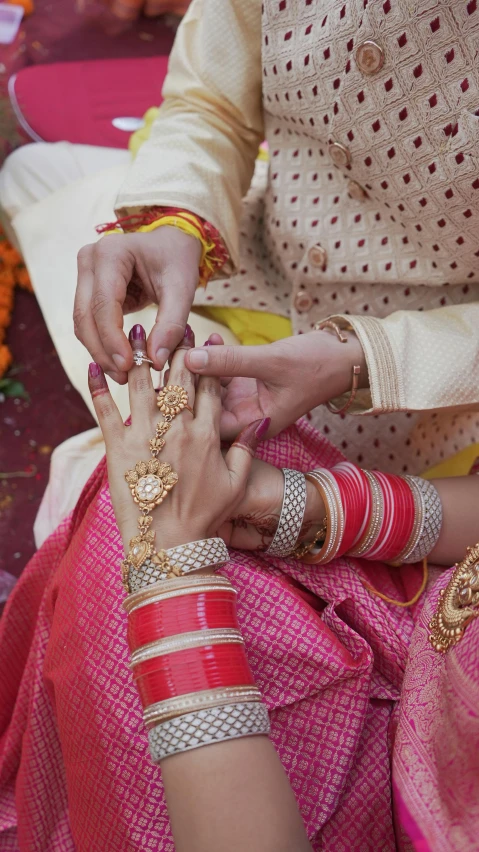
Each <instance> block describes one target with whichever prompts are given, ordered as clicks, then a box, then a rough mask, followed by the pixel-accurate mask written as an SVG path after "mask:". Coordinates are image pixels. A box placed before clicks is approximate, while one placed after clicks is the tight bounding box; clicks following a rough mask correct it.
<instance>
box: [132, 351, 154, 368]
mask: <svg viewBox="0 0 479 852" xmlns="http://www.w3.org/2000/svg"><path fill="white" fill-rule="evenodd" d="M133 361H134V362H135V364H136V366H137V367H141V365H142V364H143V363H144V362H145V361H146V362H147V363H148V364H153V361H152V360H151V358H147V355H146V352H142V350H141V349H138V350H137V351H136V352H133Z"/></svg>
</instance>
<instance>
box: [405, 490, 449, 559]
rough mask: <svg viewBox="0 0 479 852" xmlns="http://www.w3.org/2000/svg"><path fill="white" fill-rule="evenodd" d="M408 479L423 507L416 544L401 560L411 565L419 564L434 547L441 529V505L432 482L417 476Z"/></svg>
mask: <svg viewBox="0 0 479 852" xmlns="http://www.w3.org/2000/svg"><path fill="white" fill-rule="evenodd" d="M408 479H409V480H412V479H414V481H415V485H416V486H417V488H418V490H419V493H420V494H421V496H422V500H423V505H424V512H423V517H424V521H423V524H422V526H421V529H420V530H419V533H418V538H417V543H416V545H415V547H414V548H413V550H412V551H411V552H410V553H409V555H407V554H406V556H405V557H404V558H403V560H402V561H403V562H404V563H408V564H412V563H414V562H420V561H421V559H424V557H425V556H428V555H429V554H430V553H431V550H433V549H434V547H435V546H436V543H437V540H438V538H439V535H440V533H441V528H442V503H441V498H440V497H439V493H438V491H437V489H436V488H435V487H434V485H433V484H432V482H428V481H427V479H421V477H419V476H414V477H412V476H411V477H408Z"/></svg>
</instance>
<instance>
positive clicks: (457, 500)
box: [429, 476, 479, 567]
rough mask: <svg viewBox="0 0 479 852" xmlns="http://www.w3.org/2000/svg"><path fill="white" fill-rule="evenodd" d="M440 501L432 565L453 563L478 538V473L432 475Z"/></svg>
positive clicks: (431, 557)
mask: <svg viewBox="0 0 479 852" xmlns="http://www.w3.org/2000/svg"><path fill="white" fill-rule="evenodd" d="M433 484H434V486H435V487H436V488H437V491H438V493H439V496H440V498H441V503H442V527H441V532H440V535H439V539H438V541H437V544H436V546H435V547H434V549H433V550H432V552H431V553H430V554H429V561H430V562H431V563H433V564H435V565H447V566H448V567H449V566H450V565H453V564H454V563H455V562H459V561H460V560H461V559H463V558H464V555H465V552H466V548H467V547H470V546H471V545H473V544H476V542H478V541H479V476H454V477H451V478H450V479H434V480H433Z"/></svg>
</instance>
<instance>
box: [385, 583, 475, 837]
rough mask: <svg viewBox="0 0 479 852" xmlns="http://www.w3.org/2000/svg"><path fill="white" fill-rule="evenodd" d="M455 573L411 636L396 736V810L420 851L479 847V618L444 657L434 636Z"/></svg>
mask: <svg viewBox="0 0 479 852" xmlns="http://www.w3.org/2000/svg"><path fill="white" fill-rule="evenodd" d="M449 573H450V572H447V575H446V576H443V577H441V578H440V580H439V581H438V582H437V583H436V585H435V586H434V588H433V589H432V590H431V592H430V594H429V595H428V598H427V600H426V602H425V605H424V607H423V609H422V611H421V614H420V616H419V619H418V624H417V628H416V630H415V631H414V634H413V637H412V643H411V648H410V659H409V664H408V668H407V671H406V676H405V678H404V683H403V688H402V694H401V702H400V710H399V724H398V729H397V733H396V737H395V747H394V761H393V781H394V790H395V800H396V809H397V813H398V817H399V819H400V821H401V823H402V825H403V826H404V828H405V829H406V831H407V833H408V835H409V836H410V837H411V838H413V839H414V848H415V849H416V850H418V852H451V850H454V852H455V850H457V852H468V851H469V850H471V852H472V850H475V849H477V848H478V847H479V840H478V837H479V834H478V827H479V795H478V792H479V678H478V662H479V656H478V647H479V623H478V622H477V621H474V622H472V623H471V624H470V625H469V627H468V628H467V629H466V632H465V634H464V636H463V638H462V639H461V641H460V642H459V643H458V644H457V645H456V646H454V647H453V648H451V649H450V651H448V652H447V654H446V655H445V656H441V655H440V654H437V653H436V652H435V651H434V650H433V649H432V647H431V645H430V644H429V642H428V641H427V636H428V632H429V631H428V622H429V621H430V619H431V616H432V614H433V612H434V609H435V607H436V604H437V600H438V597H439V591H440V589H442V588H444V586H445V585H446V584H447V582H448V580H449Z"/></svg>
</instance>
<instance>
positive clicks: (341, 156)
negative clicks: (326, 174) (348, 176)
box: [329, 142, 351, 166]
mask: <svg viewBox="0 0 479 852" xmlns="http://www.w3.org/2000/svg"><path fill="white" fill-rule="evenodd" d="M329 156H330V157H331V159H332V161H333V163H334V165H335V166H349V164H350V162H351V154H350V152H349V148H346V147H345V146H344V145H341V143H340V142H331V144H330V146H329Z"/></svg>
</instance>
